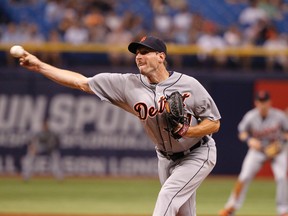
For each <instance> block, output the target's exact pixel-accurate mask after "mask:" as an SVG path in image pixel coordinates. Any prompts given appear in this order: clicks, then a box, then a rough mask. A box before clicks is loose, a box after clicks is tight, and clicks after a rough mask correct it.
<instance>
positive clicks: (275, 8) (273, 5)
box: [258, 0, 283, 20]
mask: <svg viewBox="0 0 288 216" xmlns="http://www.w3.org/2000/svg"><path fill="white" fill-rule="evenodd" d="M281 6H282V0H261V1H260V2H259V4H258V7H259V8H261V9H263V10H264V11H265V12H266V14H267V17H268V19H270V20H282V19H283V14H282V10H281Z"/></svg>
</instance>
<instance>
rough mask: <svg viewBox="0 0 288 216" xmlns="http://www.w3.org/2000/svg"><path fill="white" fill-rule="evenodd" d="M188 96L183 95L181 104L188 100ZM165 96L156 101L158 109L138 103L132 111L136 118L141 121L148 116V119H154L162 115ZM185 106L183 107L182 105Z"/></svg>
mask: <svg viewBox="0 0 288 216" xmlns="http://www.w3.org/2000/svg"><path fill="white" fill-rule="evenodd" d="M189 96H190V94H189V93H185V94H183V96H182V97H183V102H184V101H185V99H186V98H188V97H189ZM165 100H166V98H165V96H161V97H160V99H159V100H158V104H159V105H158V107H159V109H157V108H156V107H154V106H150V107H149V108H148V105H147V104H146V103H144V102H138V103H136V104H135V105H134V110H135V111H136V112H137V113H138V117H139V118H140V119H141V120H146V119H147V117H148V116H150V117H154V116H156V115H157V114H158V113H163V111H164V107H165ZM184 106H185V105H184Z"/></svg>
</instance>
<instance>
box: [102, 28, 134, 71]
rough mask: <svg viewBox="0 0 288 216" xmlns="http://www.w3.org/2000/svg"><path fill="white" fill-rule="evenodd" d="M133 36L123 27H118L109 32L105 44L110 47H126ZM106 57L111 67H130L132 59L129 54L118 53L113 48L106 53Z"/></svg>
mask: <svg viewBox="0 0 288 216" xmlns="http://www.w3.org/2000/svg"><path fill="white" fill-rule="evenodd" d="M132 39H133V35H132V34H131V32H130V31H128V30H126V29H125V28H124V25H123V24H122V25H121V26H119V27H118V29H115V30H114V31H111V32H109V33H108V34H107V36H106V43H107V44H109V45H110V46H111V47H113V46H119V45H126V44H128V43H129V41H132ZM108 57H109V60H110V62H111V64H112V65H113V66H119V65H130V64H131V62H132V59H133V56H132V55H131V54H130V53H128V52H127V53H119V52H117V50H115V49H114V48H113V49H111V51H108Z"/></svg>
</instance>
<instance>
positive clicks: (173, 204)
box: [20, 36, 221, 216]
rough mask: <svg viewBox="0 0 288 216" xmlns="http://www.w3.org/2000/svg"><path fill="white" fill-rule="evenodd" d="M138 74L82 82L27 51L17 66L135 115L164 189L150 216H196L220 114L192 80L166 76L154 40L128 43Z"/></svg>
mask: <svg viewBox="0 0 288 216" xmlns="http://www.w3.org/2000/svg"><path fill="white" fill-rule="evenodd" d="M128 50H129V51H130V52H132V53H133V54H135V62H136V65H137V67H138V69H139V71H140V73H139V74H120V73H113V74H112V73H111V74H110V73H100V74H97V75H95V76H94V77H89V78H87V77H85V76H83V75H81V74H79V73H75V72H72V71H68V70H62V69H59V68H56V67H53V66H51V65H48V64H46V63H44V62H42V61H40V60H39V59H38V58H36V57H35V56H34V55H31V54H30V53H28V52H27V51H25V54H24V55H23V56H22V57H21V58H20V65H22V66H23V67H26V68H27V69H29V70H32V71H35V72H38V73H41V74H43V75H44V76H46V77H47V78H49V79H51V80H53V81H55V82H57V83H59V84H61V85H64V86H68V87H70V88H75V89H80V90H82V91H84V92H87V93H92V94H96V95H97V96H98V97H99V98H100V99H101V100H103V101H107V102H110V103H112V104H114V105H116V106H118V107H120V108H122V109H124V110H126V111H127V112H130V113H132V114H134V115H135V116H137V117H138V118H139V120H140V121H141V122H142V123H143V126H144V128H145V130H146V132H147V135H148V136H149V137H150V138H151V140H152V141H153V143H154V144H155V149H156V152H157V156H158V159H159V160H158V161H159V163H158V172H159V178H160V182H161V184H162V187H161V190H160V192H159V195H158V198H157V202H156V205H155V208H154V212H153V215H154V216H176V215H181V216H196V190H197V188H198V187H199V186H200V184H201V183H202V182H203V180H204V179H205V178H206V177H207V176H208V175H209V173H210V172H211V170H212V169H213V167H214V166H215V163H216V147H215V141H214V139H213V138H212V134H213V133H215V132H217V131H218V130H219V127H220V118H221V117H220V114H219V111H218V109H217V106H216V104H215V102H214V101H213V99H212V97H211V96H210V95H209V93H208V92H207V91H206V89H205V88H204V87H203V86H202V85H201V84H200V83H199V82H198V81H197V80H196V79H194V78H193V77H190V76H187V75H185V74H182V73H179V72H176V71H168V70H167V68H166V56H167V48H166V45H165V43H164V42H163V41H162V40H160V39H159V38H156V37H152V36H149V37H143V38H142V40H141V41H139V42H132V43H130V44H129V46H128Z"/></svg>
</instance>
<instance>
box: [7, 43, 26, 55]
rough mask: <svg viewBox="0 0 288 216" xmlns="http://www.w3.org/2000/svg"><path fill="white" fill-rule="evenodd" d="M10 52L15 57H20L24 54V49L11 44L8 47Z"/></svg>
mask: <svg viewBox="0 0 288 216" xmlns="http://www.w3.org/2000/svg"><path fill="white" fill-rule="evenodd" d="M10 54H11V55H12V56H13V57H15V58H20V57H21V56H23V55H24V49H23V47H22V46H19V45H15V46H12V47H11V49H10Z"/></svg>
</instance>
